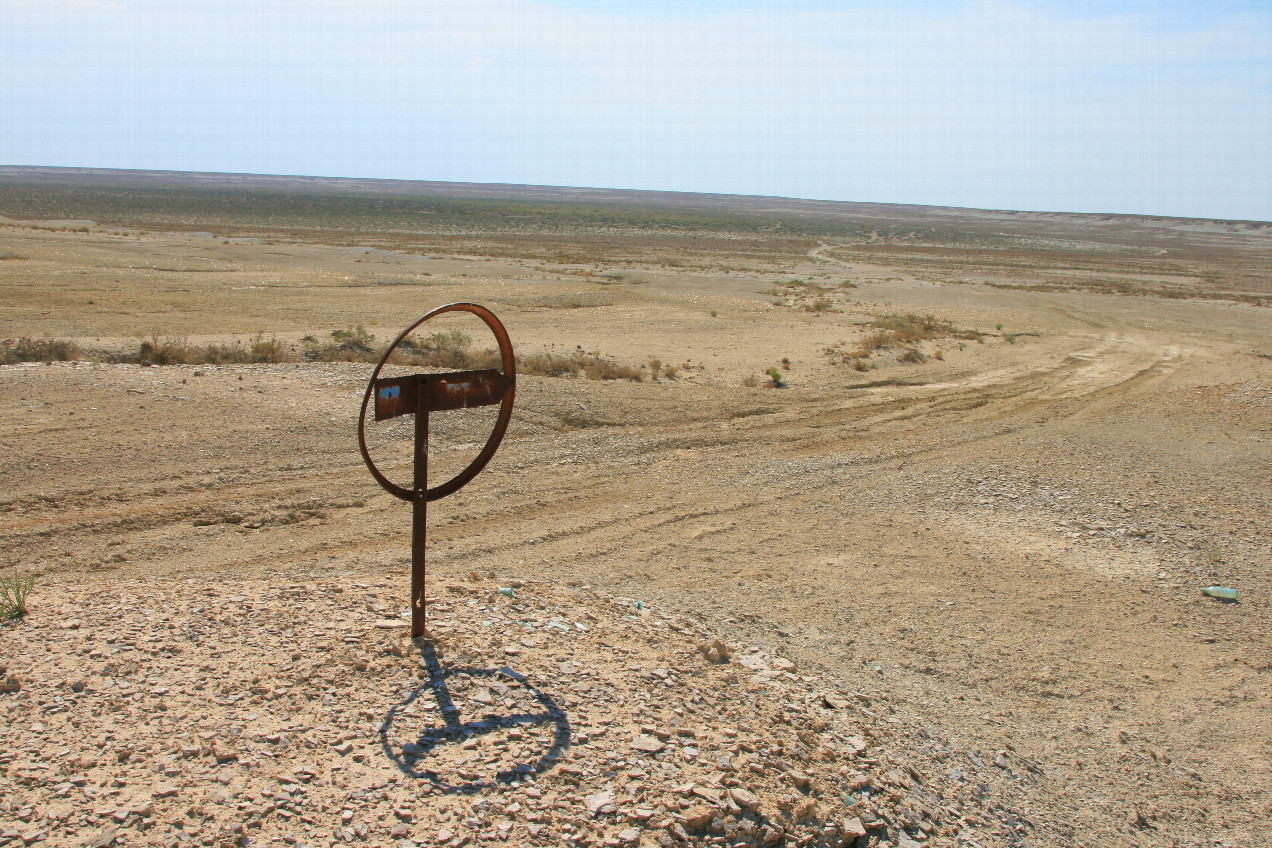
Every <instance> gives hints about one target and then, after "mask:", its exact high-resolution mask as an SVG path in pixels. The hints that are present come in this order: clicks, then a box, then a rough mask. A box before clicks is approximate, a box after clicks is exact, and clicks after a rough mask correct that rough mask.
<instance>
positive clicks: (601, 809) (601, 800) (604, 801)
mask: <svg viewBox="0 0 1272 848" xmlns="http://www.w3.org/2000/svg"><path fill="white" fill-rule="evenodd" d="M583 803H584V804H586V805H587V812H588V814H589V815H590V816H592V817H593V818H596V817H597V816H599V815H602V814H603V813H611V812H613V811H614V795H613V793H611V792H597V793H596V794H595V795H589V796H587V800H585V801H584V802H583Z"/></svg>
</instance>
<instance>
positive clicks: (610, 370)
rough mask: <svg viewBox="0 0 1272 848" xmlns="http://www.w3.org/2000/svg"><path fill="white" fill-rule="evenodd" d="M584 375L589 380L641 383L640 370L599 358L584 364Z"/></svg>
mask: <svg viewBox="0 0 1272 848" xmlns="http://www.w3.org/2000/svg"><path fill="white" fill-rule="evenodd" d="M583 375H584V376H585V377H587V378H588V379H589V380H632V381H635V382H640V369H639V368H633V367H631V366H630V365H618V364H616V363H613V362H610V361H608V360H605V359H600V358H599V357H593V358H591V359H590V360H589V361H588V362H585V363H584V364H583Z"/></svg>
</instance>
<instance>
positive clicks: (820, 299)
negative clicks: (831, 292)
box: [804, 295, 831, 312]
mask: <svg viewBox="0 0 1272 848" xmlns="http://www.w3.org/2000/svg"><path fill="white" fill-rule="evenodd" d="M830 307H831V302H830V298H828V297H826V296H825V295H818V296H817V297H816V298H815V299H814V300H813V302H812V303H809V304H807V305H805V307H804V309H806V310H807V311H809V312H829V311H830Z"/></svg>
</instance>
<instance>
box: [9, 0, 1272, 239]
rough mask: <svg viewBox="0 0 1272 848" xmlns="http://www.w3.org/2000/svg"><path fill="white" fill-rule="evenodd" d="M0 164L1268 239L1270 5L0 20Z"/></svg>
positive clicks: (21, 14) (120, 14) (220, 10)
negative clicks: (742, 198)
mask: <svg viewBox="0 0 1272 848" xmlns="http://www.w3.org/2000/svg"><path fill="white" fill-rule="evenodd" d="M0 10H2V11H3V12H4V18H3V19H4V22H5V23H4V25H3V27H0V109H2V110H3V111H2V114H3V116H4V118H3V124H2V125H0V164H8V165H70V166H82V167H112V168H156V169H175V170H200V171H235V172H250V173H283V174H312V175H329V176H354V177H391V178H402V179H426V180H461V181H472V182H508V183H532V184H546V185H575V186H601V187H611V188H647V189H668V190H680V191H706V192H724V193H737V194H772V195H784V196H791V197H809V198H824V199H832V200H864V201H878V202H893V203H922V204H937V205H949V206H973V207H992V208H1010V209H1041V210H1058V211H1075V212H1137V213H1146V214H1161V215H1182V216H1196V217H1219V218H1251V219H1258V220H1269V219H1272V3H1270V2H1267V0H1264V1H1263V2H1257V3H1256V2H1223V1H1222V0H1220V1H1219V2H1210V3H1206V2H1145V0H1122V2H1094V0H1074V2H1068V3H1061V2H1044V0H986V2H955V0H929V1H928V2H912V3H906V2H837V3H832V2H815V0H788V2H781V3H778V2H758V0H736V2H712V1H711V0H696V2H695V0H680V2H675V0H643V2H636V0H596V2H582V0H558V2H522V0H465V1H464V2H450V1H449V0H447V1H446V2H443V0H249V1H246V2H245V0H221V2H182V0H0Z"/></svg>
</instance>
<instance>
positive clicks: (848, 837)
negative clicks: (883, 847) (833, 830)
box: [839, 817, 867, 845]
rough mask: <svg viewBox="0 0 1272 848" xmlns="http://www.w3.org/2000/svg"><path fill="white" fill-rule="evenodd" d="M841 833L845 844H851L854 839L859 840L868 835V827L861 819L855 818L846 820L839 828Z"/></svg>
mask: <svg viewBox="0 0 1272 848" xmlns="http://www.w3.org/2000/svg"><path fill="white" fill-rule="evenodd" d="M839 833H840V835H841V836H842V837H843V841H844V844H845V845H847V844H849V843H851V842H852V841H853V840H854V839H859V838H861V837H863V836H865V835H866V833H867V831H866V826H865V825H864V824H862V823H861V819H859V818H856V817H853V818H850V819H844V822H843V824H842V825H840V826H839Z"/></svg>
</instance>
